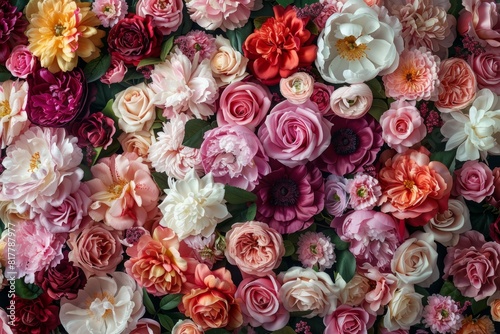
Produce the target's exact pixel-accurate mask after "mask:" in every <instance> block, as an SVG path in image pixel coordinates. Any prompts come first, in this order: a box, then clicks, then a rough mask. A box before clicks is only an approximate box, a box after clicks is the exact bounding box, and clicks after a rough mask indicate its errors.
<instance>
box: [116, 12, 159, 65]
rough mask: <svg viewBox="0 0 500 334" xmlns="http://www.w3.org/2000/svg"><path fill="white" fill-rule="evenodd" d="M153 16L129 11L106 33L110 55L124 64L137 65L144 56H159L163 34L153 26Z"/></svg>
mask: <svg viewBox="0 0 500 334" xmlns="http://www.w3.org/2000/svg"><path fill="white" fill-rule="evenodd" d="M152 20H153V18H152V17H151V16H148V17H146V18H144V17H141V16H139V15H135V14H132V13H129V14H128V15H127V17H126V18H124V19H122V20H120V21H118V23H117V24H116V25H114V26H113V28H111V31H110V32H109V35H108V45H109V50H110V52H111V55H112V56H113V57H116V58H117V59H120V60H123V62H124V63H125V64H133V65H134V66H137V65H138V64H139V62H140V61H141V60H142V59H144V58H149V57H152V58H154V57H159V56H160V47H161V41H162V38H163V35H162V33H161V31H160V30H159V29H158V28H157V27H154V26H153V21H152Z"/></svg>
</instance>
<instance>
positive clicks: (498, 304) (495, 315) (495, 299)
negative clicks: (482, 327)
mask: <svg viewBox="0 0 500 334" xmlns="http://www.w3.org/2000/svg"><path fill="white" fill-rule="evenodd" d="M486 303H487V304H488V306H489V307H490V308H491V310H490V313H491V319H493V321H496V322H500V291H497V292H495V293H494V294H493V295H492V296H490V297H489V298H488V300H487V301H486Z"/></svg>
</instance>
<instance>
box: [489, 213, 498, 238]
mask: <svg viewBox="0 0 500 334" xmlns="http://www.w3.org/2000/svg"><path fill="white" fill-rule="evenodd" d="M490 237H491V239H493V241H495V242H498V243H499V244H500V216H499V217H498V218H497V220H495V222H494V223H492V224H491V225H490Z"/></svg>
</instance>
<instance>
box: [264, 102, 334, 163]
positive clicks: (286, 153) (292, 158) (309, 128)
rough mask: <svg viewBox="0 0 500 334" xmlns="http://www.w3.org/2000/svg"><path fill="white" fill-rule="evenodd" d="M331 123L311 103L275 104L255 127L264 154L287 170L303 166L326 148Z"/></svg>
mask: <svg viewBox="0 0 500 334" xmlns="http://www.w3.org/2000/svg"><path fill="white" fill-rule="evenodd" d="M331 127H332V123H330V122H329V121H327V120H326V119H325V118H323V116H322V115H321V113H320V112H319V110H318V107H317V106H316V105H315V104H314V103H313V102H311V101H307V102H305V103H304V104H301V105H295V104H292V103H290V102H288V101H283V102H281V103H279V104H278V105H276V106H275V107H274V108H273V109H272V110H271V113H270V114H269V115H268V116H267V118H266V120H265V122H264V124H262V125H261V127H260V128H259V132H258V135H259V138H260V141H261V142H262V144H263V145H264V149H265V151H266V153H267V155H268V156H269V157H270V158H273V159H276V160H278V161H279V162H281V163H282V164H283V165H285V166H287V167H295V166H298V165H303V164H305V163H306V162H307V161H312V160H314V159H316V158H317V157H319V156H320V155H321V153H323V151H325V150H326V149H327V148H328V146H329V145H330V141H331V134H330V129H331Z"/></svg>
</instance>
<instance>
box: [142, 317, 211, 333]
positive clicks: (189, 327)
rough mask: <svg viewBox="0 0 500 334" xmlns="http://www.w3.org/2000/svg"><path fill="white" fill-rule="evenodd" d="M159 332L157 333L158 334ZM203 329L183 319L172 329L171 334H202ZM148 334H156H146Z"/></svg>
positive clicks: (191, 321)
mask: <svg viewBox="0 0 500 334" xmlns="http://www.w3.org/2000/svg"><path fill="white" fill-rule="evenodd" d="M160 332H161V331H159V332H158V334H159V333H160ZM203 333H204V332H203V329H202V328H201V327H200V326H198V325H197V324H195V322H194V321H193V320H190V319H185V320H179V321H177V323H176V324H175V325H174V327H172V334H203ZM148 334H156V333H148Z"/></svg>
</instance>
